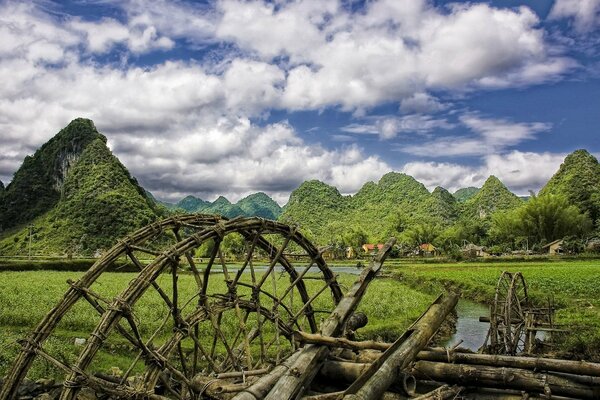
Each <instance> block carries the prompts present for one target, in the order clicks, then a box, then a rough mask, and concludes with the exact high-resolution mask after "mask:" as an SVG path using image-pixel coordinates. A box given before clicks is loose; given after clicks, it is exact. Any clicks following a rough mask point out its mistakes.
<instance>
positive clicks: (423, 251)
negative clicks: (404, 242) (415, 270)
mask: <svg viewBox="0 0 600 400" xmlns="http://www.w3.org/2000/svg"><path fill="white" fill-rule="evenodd" d="M419 254H420V255H423V256H437V255H439V254H440V252H439V250H438V249H437V247H435V246H434V245H432V244H431V243H423V244H421V245H419Z"/></svg>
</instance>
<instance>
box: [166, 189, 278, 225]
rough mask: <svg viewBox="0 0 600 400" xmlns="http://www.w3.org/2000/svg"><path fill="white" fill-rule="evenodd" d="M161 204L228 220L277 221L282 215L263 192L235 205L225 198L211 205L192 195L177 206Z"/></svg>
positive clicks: (245, 198) (275, 204)
mask: <svg viewBox="0 0 600 400" xmlns="http://www.w3.org/2000/svg"><path fill="white" fill-rule="evenodd" d="M160 203H161V204H162V205H164V206H165V207H167V208H168V209H169V210H173V211H183V212H188V213H204V214H220V215H223V216H225V217H228V218H234V217H239V216H243V217H262V218H267V219H277V218H279V216H280V215H281V207H280V206H279V204H277V203H276V202H275V200H273V199H272V198H271V197H269V196H268V195H267V194H265V193H263V192H258V193H254V194H251V195H250V196H247V197H244V198H243V199H241V200H240V201H238V202H237V203H235V204H232V203H231V202H230V201H229V200H227V198H225V197H223V196H219V198H217V199H216V200H215V201H213V202H212V203H211V202H210V201H205V200H202V199H199V198H197V197H194V196H191V195H190V196H186V197H184V198H183V199H181V200H180V201H179V202H177V203H175V204H173V203H166V202H160Z"/></svg>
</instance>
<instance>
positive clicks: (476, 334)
mask: <svg viewBox="0 0 600 400" xmlns="http://www.w3.org/2000/svg"><path fill="white" fill-rule="evenodd" d="M304 268H305V267H296V271H297V272H299V273H300V272H302V271H303V270H304ZM330 268H331V269H332V271H333V272H334V273H335V274H352V275H358V274H360V273H361V271H362V269H361V268H357V267H352V266H335V265H330ZM238 269H239V268H238V267H233V268H229V272H230V273H232V274H235V273H236V272H237V271H238ZM254 270H255V271H256V272H264V271H266V270H267V266H266V265H262V266H254ZM275 271H277V272H283V267H281V266H279V265H277V266H276V267H275ZM319 271H320V270H319V268H318V267H316V266H313V267H311V269H310V270H309V272H311V273H312V272H314V273H318V272H319ZM211 272H212V273H221V272H222V270H221V267H220V266H214V267H213V269H212V271H211ZM245 272H249V271H245ZM489 312H490V311H489V308H488V307H487V306H485V305H483V304H480V303H476V302H474V301H471V300H466V299H460V300H459V302H458V305H457V306H456V313H457V317H458V318H457V322H456V332H455V333H454V334H453V335H452V336H451V337H450V339H448V341H447V342H446V343H444V346H446V347H452V346H454V345H456V344H457V343H459V342H461V341H462V343H461V344H460V347H463V348H466V349H469V350H472V351H477V350H479V348H480V347H481V346H483V342H484V341H485V336H486V335H487V332H488V329H489V327H490V324H489V323H487V322H479V317H481V316H489Z"/></svg>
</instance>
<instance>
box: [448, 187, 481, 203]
mask: <svg viewBox="0 0 600 400" xmlns="http://www.w3.org/2000/svg"><path fill="white" fill-rule="evenodd" d="M479 190H480V188H477V187H473V186H469V187H466V188H461V189H458V190H457V191H456V192H454V198H455V199H456V201H458V202H459V203H462V202H465V201H467V200H469V199H470V198H471V197H473V196H475V195H476V194H477V192H479Z"/></svg>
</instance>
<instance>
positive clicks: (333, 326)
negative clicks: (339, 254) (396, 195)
mask: <svg viewBox="0 0 600 400" xmlns="http://www.w3.org/2000/svg"><path fill="white" fill-rule="evenodd" d="M395 242H396V240H395V239H394V238H391V239H390V240H389V241H388V242H387V243H386V244H385V246H384V247H383V248H382V249H381V250H380V251H379V253H378V254H377V256H376V257H375V259H374V260H373V261H371V263H370V266H369V268H365V270H363V272H362V274H361V275H360V277H359V278H358V280H357V281H356V282H355V283H354V285H353V286H352V287H351V288H350V290H349V291H348V292H347V293H346V294H345V295H344V297H342V299H341V300H340V302H339V303H338V305H337V306H336V308H335V310H334V311H333V312H332V313H331V315H330V316H329V317H328V318H327V320H326V321H325V322H324V323H323V327H322V329H321V333H322V334H323V335H325V336H337V335H339V334H340V333H341V332H342V331H343V329H344V325H345V323H346V321H347V320H348V318H349V317H350V316H351V315H352V313H353V312H354V311H355V310H356V307H357V306H358V304H359V302H360V300H361V299H362V296H363V295H364V294H365V292H366V290H367V287H368V285H369V283H370V282H371V281H372V280H373V279H374V278H375V276H377V274H378V273H379V271H380V270H381V267H382V266H383V263H384V261H385V259H386V257H387V255H388V254H389V252H390V250H391V248H392V246H393V245H394V243H395ZM328 353H329V349H328V348H327V347H324V346H317V345H307V346H305V347H304V348H303V349H302V350H300V351H299V355H298V358H297V359H296V360H295V361H294V363H293V365H292V367H291V368H290V370H289V371H287V370H286V371H283V372H282V373H281V374H280V375H278V379H276V380H275V382H272V381H270V380H267V379H266V377H264V378H261V379H260V380H259V381H258V382H257V383H256V384H255V385H260V386H261V387H262V388H266V387H268V385H269V384H272V385H271V386H270V388H272V390H270V391H269V393H268V395H267V396H266V397H265V399H266V400H280V399H291V398H295V397H297V396H298V395H300V394H301V393H303V392H304V391H305V390H306V388H307V387H308V386H309V385H310V382H311V381H312V379H313V378H314V376H315V375H316V373H317V372H318V370H319V366H320V365H321V363H322V362H323V360H324V359H325V357H326V356H327V354H328ZM273 372H274V371H273ZM269 375H271V374H269ZM253 386H254V385H253ZM251 388H252V387H251ZM247 395H252V397H249V396H247ZM263 396H264V394H263V395H261V393H254V392H252V391H250V390H246V391H245V392H243V393H240V394H239V395H238V396H236V397H235V398H234V400H259V399H262V398H263Z"/></svg>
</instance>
